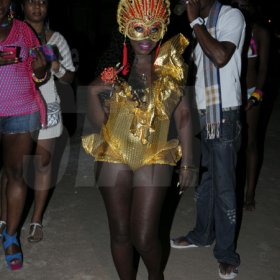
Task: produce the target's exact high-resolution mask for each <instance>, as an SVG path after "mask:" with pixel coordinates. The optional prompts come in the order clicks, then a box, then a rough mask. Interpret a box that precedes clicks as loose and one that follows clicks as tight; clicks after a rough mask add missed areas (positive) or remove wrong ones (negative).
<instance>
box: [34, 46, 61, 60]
mask: <svg viewBox="0 0 280 280" xmlns="http://www.w3.org/2000/svg"><path fill="white" fill-rule="evenodd" d="M36 49H38V50H39V51H41V52H42V53H43V54H44V56H45V58H46V60H47V61H49V62H51V61H55V60H58V55H57V54H56V52H55V51H54V47H53V46H52V45H49V44H47V45H42V46H40V47H38V48H32V49H30V55H31V56H32V57H36Z"/></svg>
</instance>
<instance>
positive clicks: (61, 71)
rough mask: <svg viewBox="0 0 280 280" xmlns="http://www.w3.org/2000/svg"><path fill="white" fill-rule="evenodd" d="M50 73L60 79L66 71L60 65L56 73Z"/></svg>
mask: <svg viewBox="0 0 280 280" xmlns="http://www.w3.org/2000/svg"><path fill="white" fill-rule="evenodd" d="M52 73H53V74H54V75H55V76H56V77H57V78H58V79H61V78H62V77H63V76H64V75H65V73H66V69H65V68H64V67H63V65H62V64H61V63H60V66H59V69H58V71H57V72H54V71H52Z"/></svg>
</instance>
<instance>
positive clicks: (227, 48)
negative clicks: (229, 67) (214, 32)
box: [187, 0, 243, 67]
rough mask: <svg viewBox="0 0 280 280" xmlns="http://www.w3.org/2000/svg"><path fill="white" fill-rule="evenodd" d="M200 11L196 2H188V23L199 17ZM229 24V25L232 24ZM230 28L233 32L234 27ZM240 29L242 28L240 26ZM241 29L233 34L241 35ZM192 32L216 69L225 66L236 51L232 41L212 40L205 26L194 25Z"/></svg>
mask: <svg viewBox="0 0 280 280" xmlns="http://www.w3.org/2000/svg"><path fill="white" fill-rule="evenodd" d="M200 10H201V6H200V2H199V1H198V0H190V1H189V2H188V5H187V15H188V19H189V21H190V22H193V21H194V20H195V19H197V18H198V17H200V16H201V15H200ZM206 16H208V15H206ZM237 22H238V21H237ZM229 24H230V25H231V24H232V23H229ZM227 28H228V26H227ZM231 28H232V29H233V30H234V26H233V27H231ZM241 28H243V27H242V26H241ZM241 28H240V27H239V29H238V30H237V29H236V30H235V32H239V33H241V32H240V29H241ZM193 30H194V33H195V36H196V39H197V41H198V43H199V44H200V46H201V48H202V50H203V52H204V53H205V54H206V55H207V56H208V57H209V59H210V60H211V61H212V62H213V63H214V64H215V65H216V66H217V67H223V66H225V65H226V64H227V63H228V62H229V60H230V59H231V57H232V55H233V53H234V51H235V49H236V45H235V44H234V43H233V42H232V41H227V40H223V39H219V40H217V39H215V38H213V37H212V36H211V35H210V33H209V32H208V30H207V29H206V27H205V25H199V24H196V25H194V26H193ZM229 33H231V31H230V30H229ZM240 35H241V34H240Z"/></svg>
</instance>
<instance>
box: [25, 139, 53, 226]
mask: <svg viewBox="0 0 280 280" xmlns="http://www.w3.org/2000/svg"><path fill="white" fill-rule="evenodd" d="M55 141H56V139H55V138H54V139H46V140H38V142H37V146H36V154H35V160H34V170H35V184H34V191H35V196H34V212H33V216H32V219H31V222H32V223H41V222H42V219H43V213H44V210H45V206H46V201H47V198H48V194H49V190H50V188H51V181H52V158H53V152H54V147H55Z"/></svg>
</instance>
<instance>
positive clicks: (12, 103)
mask: <svg viewBox="0 0 280 280" xmlns="http://www.w3.org/2000/svg"><path fill="white" fill-rule="evenodd" d="M36 46H39V41H38V39H37V37H36V35H35V34H34V32H33V31H32V30H31V29H30V27H28V25H27V24H26V23H24V22H22V21H19V20H16V19H14V18H13V11H12V1H11V0H0V144H1V150H2V155H1V157H2V158H1V160H2V174H3V178H5V179H4V180H5V182H4V184H5V185H6V186H7V187H6V189H5V190H4V191H3V190H2V193H1V208H2V209H3V207H5V208H7V213H3V212H2V209H1V216H0V237H2V238H3V247H4V252H5V258H6V262H7V267H8V268H9V269H11V270H16V269H20V268H21V267H22V265H23V256H22V250H21V248H20V245H19V244H20V243H19V240H18V237H17V231H18V227H19V223H20V221H21V216H22V212H23V208H24V204H25V198H26V192H27V186H26V183H25V180H24V176H23V171H24V169H25V168H26V156H28V155H29V154H31V150H32V144H33V140H34V137H36V134H37V133H38V130H39V129H40V127H41V125H42V126H44V125H45V123H46V108H45V105H44V102H43V100H42V98H41V96H40V94H39V92H38V90H37V87H38V86H39V85H41V84H42V83H44V82H45V81H46V80H47V79H48V72H47V71H46V65H47V64H46V60H45V58H44V56H43V54H42V53H41V52H40V51H38V50H35V55H34V57H31V56H30V49H31V48H34V47H36Z"/></svg>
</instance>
